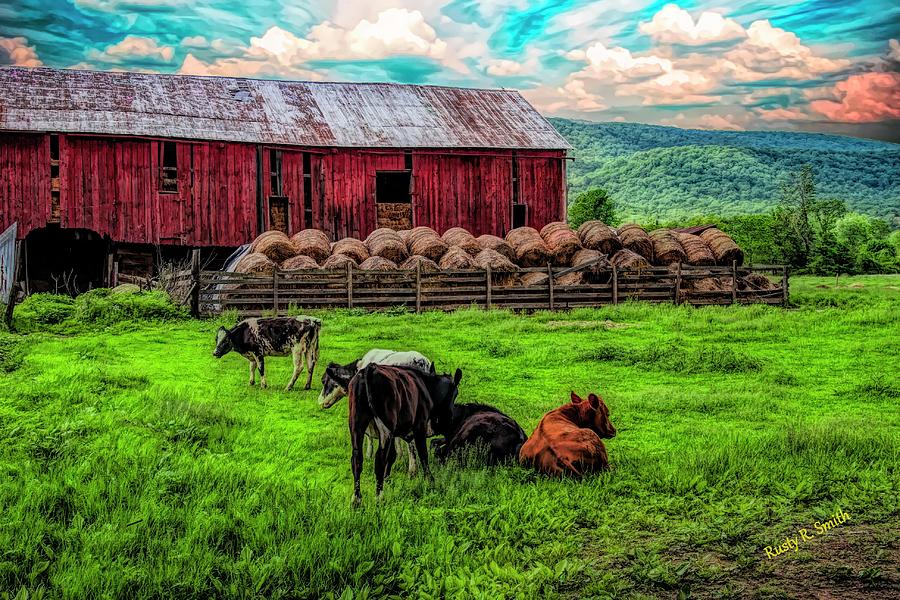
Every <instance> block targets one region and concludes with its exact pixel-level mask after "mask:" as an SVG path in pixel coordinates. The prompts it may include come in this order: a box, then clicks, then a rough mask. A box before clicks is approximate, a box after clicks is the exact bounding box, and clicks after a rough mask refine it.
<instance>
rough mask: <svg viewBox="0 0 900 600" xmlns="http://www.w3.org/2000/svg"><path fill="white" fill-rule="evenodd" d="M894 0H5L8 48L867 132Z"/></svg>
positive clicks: (898, 66)
mask: <svg viewBox="0 0 900 600" xmlns="http://www.w3.org/2000/svg"><path fill="white" fill-rule="evenodd" d="M898 39H900V3H898V2H897V1H896V0H872V1H868V2H863V1H857V0H847V1H838V0H800V1H798V0H786V1H784V2H781V3H777V4H776V3H763V2H759V1H755V0H733V1H730V2H729V1H721V0H720V1H719V2H714V1H705V0H687V1H683V2H675V3H670V2H660V1H652V0H610V1H605V2H584V1H581V0H562V1H555V2H554V1H548V0H531V1H528V0H481V1H478V0H449V1H447V2H423V1H421V0H418V1H399V2H398V1H396V0H394V1H385V0H368V1H366V2H348V1H346V0H325V1H322V2H305V1H299V0H290V1H288V2H272V1H269V0H245V1H243V2H240V3H234V2H222V1H215V0H197V1H192V0H6V1H5V2H4V3H3V4H2V5H0V65H4V64H17V65H24V66H50V67H57V68H89V69H100V70H111V69H124V70H144V71H154V72H161V73H179V72H180V73H189V74H204V75H233V76H244V77H261V78H285V79H326V80H349V81H396V82H403V83H426V84H445V85H460V86H472V87H513V88H517V89H519V90H521V91H522V93H523V94H524V95H525V96H526V98H528V99H529V100H530V101H531V102H532V103H533V104H534V105H535V106H537V107H538V108H539V109H540V110H542V111H543V112H544V113H545V114H548V115H559V116H572V117H578V118H584V119H590V120H597V121H639V122H645V123H660V124H671V125H678V126H682V127H701V128H714V129H766V128H772V129H812V130H824V131H840V132H844V133H853V134H861V135H867V134H869V133H870V132H877V131H879V130H884V129H886V128H890V129H895V128H896V126H897V125H898V124H900V42H898V41H897V40H898Z"/></svg>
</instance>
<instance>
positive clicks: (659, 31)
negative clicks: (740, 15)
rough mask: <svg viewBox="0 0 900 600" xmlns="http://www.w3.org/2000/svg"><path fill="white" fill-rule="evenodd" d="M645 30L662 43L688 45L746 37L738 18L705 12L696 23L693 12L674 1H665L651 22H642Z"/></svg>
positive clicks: (644, 31)
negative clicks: (670, 2) (735, 19)
mask: <svg viewBox="0 0 900 600" xmlns="http://www.w3.org/2000/svg"><path fill="white" fill-rule="evenodd" d="M639 29H640V31H641V33H645V34H647V35H649V36H650V37H652V38H653V39H654V40H656V41H657V42H660V43H663V44H685V45H689V46H694V45H702V44H710V43H713V42H724V41H729V40H736V39H740V38H743V37H746V35H747V34H746V33H745V32H744V28H743V27H741V25H740V24H738V23H737V22H736V21H734V20H732V19H728V18H725V17H723V16H722V15H720V14H719V13H715V12H703V13H701V14H700V18H698V19H697V21H696V23H695V22H694V18H693V17H691V15H690V13H689V12H688V11H686V10H684V9H682V8H679V7H678V6H677V5H675V4H666V5H665V6H664V7H663V8H662V10H660V11H659V12H658V13H656V14H655V15H653V19H652V20H651V21H649V22H644V23H641V24H640V28H639Z"/></svg>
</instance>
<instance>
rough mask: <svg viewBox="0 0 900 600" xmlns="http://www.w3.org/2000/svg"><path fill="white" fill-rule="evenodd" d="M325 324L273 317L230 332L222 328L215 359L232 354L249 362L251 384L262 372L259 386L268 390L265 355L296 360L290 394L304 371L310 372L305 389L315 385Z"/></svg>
mask: <svg viewBox="0 0 900 600" xmlns="http://www.w3.org/2000/svg"><path fill="white" fill-rule="evenodd" d="M321 327H322V321H320V320H319V319H316V318H314V317H304V316H300V317H270V318H260V319H244V320H243V321H241V322H240V323H238V324H237V325H235V326H234V327H233V328H231V329H225V328H224V327H220V328H219V331H218V332H217V333H216V349H215V350H214V351H213V356H215V357H216V358H221V357H223V356H225V355H226V354H228V353H229V352H231V351H234V352H237V353H238V354H240V355H241V356H243V357H244V358H246V359H247V360H248V361H250V385H254V384H255V383H256V370H257V369H259V379H260V386H261V387H263V388H264V387H266V367H265V364H264V362H263V357H265V356H287V355H288V354H291V355H292V356H293V358H294V374H293V375H292V376H291V381H290V383H288V384H287V387H286V388H285V391H290V390H291V388H293V387H294V383H295V382H296V381H297V377H298V376H299V375H300V373H301V372H302V371H303V366H304V363H305V365H306V369H307V371H308V373H307V377H306V387H304V388H303V389H305V390H308V389H309V387H310V384H311V383H312V377H313V370H314V369H315V368H316V362H317V361H318V360H319V329H321Z"/></svg>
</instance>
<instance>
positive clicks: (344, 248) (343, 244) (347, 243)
mask: <svg viewBox="0 0 900 600" xmlns="http://www.w3.org/2000/svg"><path fill="white" fill-rule="evenodd" d="M335 254H343V255H345V256H349V257H350V258H352V259H353V261H354V262H355V263H356V264H359V263H361V262H363V261H364V260H366V259H367V258H369V249H368V248H366V245H365V244H364V243H362V242H361V241H359V240H358V239H356V238H351V237H346V238H344V239H342V240H338V241H337V242H335V243H333V244H332V245H331V255H332V256H334V255H335Z"/></svg>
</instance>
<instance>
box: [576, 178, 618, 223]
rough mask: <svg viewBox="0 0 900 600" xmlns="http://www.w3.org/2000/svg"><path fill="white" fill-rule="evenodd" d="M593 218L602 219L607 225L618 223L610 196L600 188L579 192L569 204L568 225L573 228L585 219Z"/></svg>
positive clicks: (590, 219)
mask: <svg viewBox="0 0 900 600" xmlns="http://www.w3.org/2000/svg"><path fill="white" fill-rule="evenodd" d="M593 220H597V221H603V222H604V223H606V224H607V225H615V224H617V223H618V221H617V220H616V210H615V206H614V204H613V201H612V198H610V197H609V193H608V192H607V191H606V190H604V189H601V188H593V189H590V190H587V191H586V192H581V193H580V194H578V196H576V197H575V200H574V201H573V202H572V204H571V205H570V206H569V225H571V226H572V228H573V229H575V228H577V227H578V226H579V225H581V224H582V223H584V222H585V221H593Z"/></svg>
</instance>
